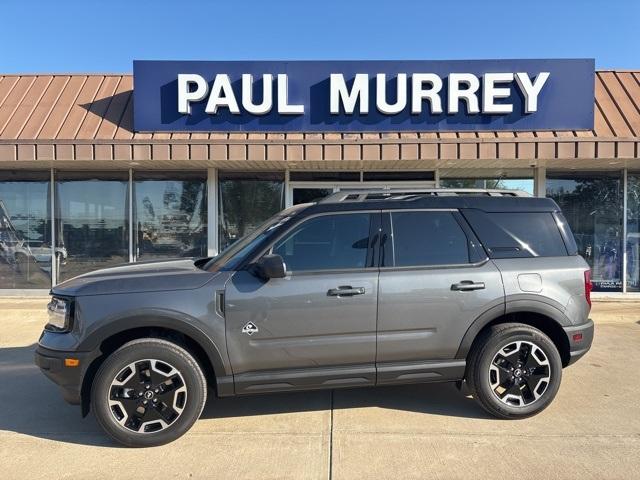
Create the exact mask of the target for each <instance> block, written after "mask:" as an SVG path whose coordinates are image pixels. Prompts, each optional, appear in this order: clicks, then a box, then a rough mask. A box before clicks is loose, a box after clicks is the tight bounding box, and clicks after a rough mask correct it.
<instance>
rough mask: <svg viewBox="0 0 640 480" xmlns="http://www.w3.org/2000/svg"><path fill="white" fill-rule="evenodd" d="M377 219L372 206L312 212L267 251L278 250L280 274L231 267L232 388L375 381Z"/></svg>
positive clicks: (228, 323) (229, 333)
mask: <svg viewBox="0 0 640 480" xmlns="http://www.w3.org/2000/svg"><path fill="white" fill-rule="evenodd" d="M377 222H379V213H377V212H376V213H370V212H364V213H360V212H356V213H339V214H336V213H331V214H321V215H318V216H313V217H310V218H308V219H305V220H303V221H302V222H301V223H299V224H297V225H296V226H293V227H292V229H291V230H289V231H288V232H287V233H286V234H285V235H283V236H282V237H281V238H280V239H278V240H276V241H275V243H274V244H273V245H272V246H271V247H270V248H269V249H268V251H267V253H269V252H271V253H274V254H278V255H280V256H282V258H283V259H284V261H285V264H286V266H287V275H286V277H285V278H272V279H269V280H268V281H264V280H262V279H260V278H258V277H256V276H255V275H254V274H253V273H251V272H250V271H239V272H236V273H235V274H234V276H233V277H232V278H231V280H230V281H229V282H228V283H227V287H226V292H225V297H226V301H225V307H226V308H225V317H226V327H227V347H228V351H229V356H230V360H231V364H232V368H233V373H234V382H235V388H236V393H250V392H256V391H266V390H269V391H272V390H292V389H308V388H314V387H315V388H323V387H331V386H352V385H368V384H373V383H375V352H376V314H377V296H378V269H377V264H376V259H377V252H376V244H377V235H376V233H377V230H378V223H377ZM372 233H373V234H372Z"/></svg>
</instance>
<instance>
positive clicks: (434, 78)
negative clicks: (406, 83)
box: [411, 73, 442, 115]
mask: <svg viewBox="0 0 640 480" xmlns="http://www.w3.org/2000/svg"><path fill="white" fill-rule="evenodd" d="M425 84H428V85H429V86H430V87H429V88H424V86H425ZM440 90H442V79H441V78H440V77H439V76H438V75H436V74H435V73H414V74H413V76H412V77H411V113H412V114H414V115H420V114H421V113H422V101H423V100H429V103H430V105H431V113H433V114H434V115H439V114H441V113H442V101H441V100H440Z"/></svg>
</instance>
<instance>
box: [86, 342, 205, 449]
mask: <svg viewBox="0 0 640 480" xmlns="http://www.w3.org/2000/svg"><path fill="white" fill-rule="evenodd" d="M206 389H207V385H206V380H205V378H204V374H203V373H202V369H201V368H200V365H199V364H198V362H197V361H196V359H195V358H194V357H193V356H192V355H191V354H190V353H189V352H188V351H186V350H185V349H184V348H182V347H180V346H178V345H176V344H174V343H172V342H169V341H166V340H161V339H156V338H145V339H140V340H134V341H131V342H129V343H126V344H125V345H123V346H122V347H120V348H119V349H118V350H116V351H115V352H114V353H112V354H111V355H110V356H109V357H108V358H107V359H106V360H105V362H104V363H103V364H102V365H101V366H100V369H99V370H98V372H97V373H96V377H95V379H94V382H93V387H92V389H91V405H92V408H93V410H94V412H95V415H96V418H97V420H98V423H99V424H100V426H101V427H102V428H103V429H104V430H105V432H106V433H107V434H109V435H110V436H111V437H112V438H113V439H114V440H116V441H117V442H119V443H122V444H124V445H126V446H130V447H150V446H155V445H163V444H165V443H169V442H171V441H173V440H175V439H177V438H179V437H180V436H182V435H183V434H184V433H185V432H186V431H187V430H189V429H190V428H191V426H192V425H193V424H194V423H195V421H196V420H197V419H198V417H199V416H200V414H201V413H202V409H203V408H204V404H205V402H206V398H207V391H206Z"/></svg>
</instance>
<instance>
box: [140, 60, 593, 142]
mask: <svg viewBox="0 0 640 480" xmlns="http://www.w3.org/2000/svg"><path fill="white" fill-rule="evenodd" d="M594 74H595V73H594V60H593V59H557V60H453V61H238V62H207V61H146V60H137V61H134V63H133V76H134V95H133V100H134V129H135V130H136V131H143V132H184V131H189V132H212V131H253V132H285V131H287V132H291V131H303V132H314V131H328V132H332V131H333V132H348V131H355V132H366V131H378V132H379V131H447V130H453V131H456V130H457V131H461V130H467V131H480V130H511V131H518V130H520V131H522V130H591V129H593V107H594Z"/></svg>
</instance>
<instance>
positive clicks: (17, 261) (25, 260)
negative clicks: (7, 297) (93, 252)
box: [0, 200, 67, 275]
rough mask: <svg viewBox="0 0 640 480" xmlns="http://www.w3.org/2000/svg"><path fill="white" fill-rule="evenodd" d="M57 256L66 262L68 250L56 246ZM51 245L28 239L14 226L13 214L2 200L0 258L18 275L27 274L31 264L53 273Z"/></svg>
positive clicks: (0, 209)
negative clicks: (10, 213)
mask: <svg viewBox="0 0 640 480" xmlns="http://www.w3.org/2000/svg"><path fill="white" fill-rule="evenodd" d="M55 250H56V252H55V253H56V258H57V259H58V261H59V262H60V264H64V262H65V261H66V258H67V252H66V250H65V249H64V248H56V249H55ZM51 254H52V251H51V247H50V246H49V245H47V244H45V243H43V242H33V241H31V242H30V241H28V240H26V239H25V238H24V237H23V235H22V234H21V233H20V232H19V231H18V230H17V229H16V228H15V227H14V225H13V223H12V222H11V216H10V215H9V212H8V211H7V208H6V207H5V205H4V203H3V202H2V200H0V258H1V259H2V261H3V262H4V263H5V264H7V265H8V266H9V267H10V268H12V269H13V270H14V272H15V273H16V274H17V275H27V274H28V272H29V268H30V266H31V265H36V266H37V267H38V268H40V269H41V270H42V271H44V272H46V273H48V274H49V275H51Z"/></svg>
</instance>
